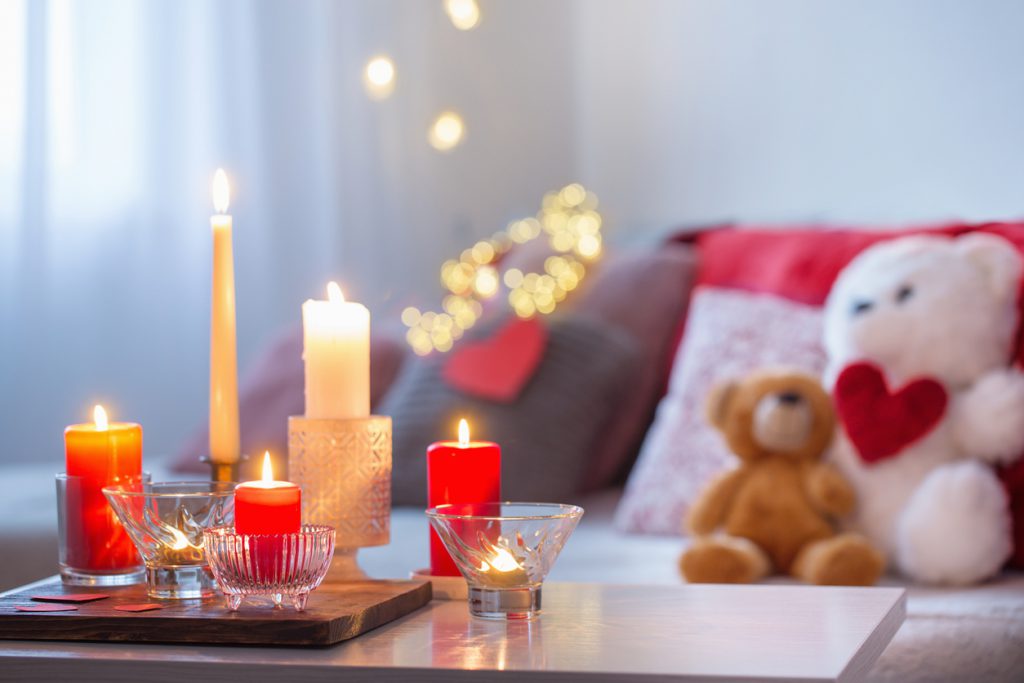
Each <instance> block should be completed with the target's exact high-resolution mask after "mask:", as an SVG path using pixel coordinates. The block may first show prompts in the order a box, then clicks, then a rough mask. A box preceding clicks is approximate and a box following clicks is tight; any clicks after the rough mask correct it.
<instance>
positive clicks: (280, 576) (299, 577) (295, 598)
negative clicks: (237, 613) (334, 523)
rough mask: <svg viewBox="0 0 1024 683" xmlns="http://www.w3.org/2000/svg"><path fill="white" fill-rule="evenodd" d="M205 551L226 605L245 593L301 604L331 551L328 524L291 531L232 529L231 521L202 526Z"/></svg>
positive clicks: (325, 567)
mask: <svg viewBox="0 0 1024 683" xmlns="http://www.w3.org/2000/svg"><path fill="white" fill-rule="evenodd" d="M203 535H204V538H205V545H206V554H207V557H208V558H209V560H210V568H211V569H212V570H213V575H214V576H215V577H216V578H217V587H218V588H220V590H221V592H222V593H224V597H225V598H226V600H227V606H228V608H229V609H231V610H232V611H234V610H237V609H238V608H239V607H240V606H241V605H242V600H244V599H245V598H247V597H254V596H269V597H270V598H271V599H272V600H273V603H274V606H275V607H280V606H281V603H282V602H283V600H284V599H285V598H286V597H287V598H289V599H290V600H291V603H292V605H293V606H294V607H295V609H296V610H298V611H300V612H301V611H302V610H304V609H306V600H307V599H308V598H309V594H310V593H311V592H312V591H314V590H316V588H317V587H318V586H319V585H320V583H321V582H322V581H323V580H324V577H325V576H326V575H327V570H328V569H329V568H330V566H331V558H332V557H333V555H334V527H330V526H326V525H322V524H306V525H304V526H303V527H302V530H301V531H299V532H298V533H295V534H236V533H235V529H234V527H233V526H231V525H225V526H219V527H214V528H212V529H207V530H206V531H205V532H204V534H203Z"/></svg>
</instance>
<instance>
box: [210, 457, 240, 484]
mask: <svg viewBox="0 0 1024 683" xmlns="http://www.w3.org/2000/svg"><path fill="white" fill-rule="evenodd" d="M248 459H249V456H247V455H244V454H243V455H242V456H241V457H240V458H239V459H238V460H237V461H235V462H232V463H227V464H225V463H220V462H214V461H213V460H212V459H211V458H210V456H208V455H204V456H202V457H201V458H199V461H200V462H202V463H203V464H204V465H208V466H209V467H210V481H216V482H220V483H223V484H230V483H233V482H237V481H239V478H238V470H239V468H241V466H242V464H243V463H245V461H247V460H248Z"/></svg>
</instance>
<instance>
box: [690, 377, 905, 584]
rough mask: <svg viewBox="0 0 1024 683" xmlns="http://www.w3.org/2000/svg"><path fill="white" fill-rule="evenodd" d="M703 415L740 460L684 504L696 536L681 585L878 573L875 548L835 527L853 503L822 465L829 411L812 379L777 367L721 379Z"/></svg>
mask: <svg viewBox="0 0 1024 683" xmlns="http://www.w3.org/2000/svg"><path fill="white" fill-rule="evenodd" d="M708 418H709V419H710V421H711V423H712V424H713V425H714V426H715V427H716V428H717V429H718V430H719V431H721V432H722V435H723V436H724V437H725V440H726V443H728V445H729V448H730V449H731V450H732V451H733V453H735V454H736V455H737V456H738V457H739V458H740V465H739V467H737V468H735V469H732V470H729V471H727V472H724V473H723V474H721V475H720V476H718V477H717V478H716V479H714V480H713V481H712V482H711V483H710V484H709V485H708V486H707V488H706V489H705V490H704V491H703V493H702V494H701V495H700V496H699V497H698V498H697V500H696V501H695V502H694V504H693V506H692V507H691V508H690V512H689V516H688V519H687V526H688V528H689V531H690V533H691V534H692V535H693V537H694V539H693V543H692V545H691V546H690V547H689V548H688V549H687V550H686V552H685V553H683V556H682V557H681V558H680V561H679V565H680V569H681V570H682V573H683V576H684V577H686V580H687V581H690V582H693V583H747V582H751V581H756V580H758V579H760V578H762V577H764V576H767V575H768V574H770V573H773V572H774V573H784V574H791V575H792V576H795V577H797V578H799V579H802V580H804V581H807V582H809V583H816V584H826V585H851V586H866V585H871V584H873V583H874V582H875V581H876V580H877V579H878V577H879V575H880V574H881V573H882V571H883V569H884V567H885V558H884V557H883V556H882V554H881V553H880V552H879V551H878V550H876V549H875V548H874V547H873V546H872V545H871V544H870V543H868V541H867V540H866V539H865V538H863V537H862V536H859V535H857V534H852V533H841V534H837V533H836V530H835V526H834V520H835V519H836V518H839V517H842V516H844V515H846V514H848V513H850V512H851V511H852V510H853V507H854V503H855V500H854V493H853V489H852V488H851V487H850V486H849V484H847V483H846V480H844V479H843V478H842V477H841V476H840V475H839V473H838V472H837V471H836V470H834V469H833V468H832V467H830V466H829V465H827V464H825V463H824V462H822V455H823V453H824V451H825V449H826V448H827V447H828V445H829V443H830V442H831V440H832V435H833V432H834V431H835V414H834V412H833V409H832V401H831V399H830V397H829V395H828V394H827V393H826V392H825V391H824V389H823V388H822V387H821V384H820V383H819V381H818V380H817V379H815V378H814V377H811V376H808V375H805V374H803V373H800V372H795V371H789V370H774V371H763V372H759V373H756V374H752V375H750V376H748V377H746V378H745V379H743V380H740V381H735V382H727V383H725V384H722V385H720V386H717V387H716V388H715V389H714V390H713V391H712V393H711V396H710V397H709V400H708ZM719 531H720V533H715V532H719Z"/></svg>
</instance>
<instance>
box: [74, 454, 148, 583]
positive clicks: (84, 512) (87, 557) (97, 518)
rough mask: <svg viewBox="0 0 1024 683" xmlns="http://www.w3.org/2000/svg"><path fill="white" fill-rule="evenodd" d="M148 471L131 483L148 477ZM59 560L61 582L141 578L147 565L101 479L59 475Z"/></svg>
mask: <svg viewBox="0 0 1024 683" xmlns="http://www.w3.org/2000/svg"><path fill="white" fill-rule="evenodd" d="M148 482H149V475H148V474H143V475H142V478H141V479H140V480H138V481H132V482H128V481H126V482H124V483H125V484H129V485H132V486H139V485H140V484H141V483H148ZM56 483H57V564H58V566H59V568H60V576H61V579H62V580H63V582H64V583H65V584H68V585H74V586H125V585H128V584H133V583H141V582H142V581H144V580H145V577H146V575H145V566H144V565H143V563H142V558H141V557H140V556H139V553H138V551H137V550H136V548H135V545H134V544H133V543H132V540H131V538H129V536H128V533H127V532H126V531H125V528H124V526H123V525H122V524H121V522H120V520H119V519H118V518H117V515H116V514H115V513H114V511H113V510H111V509H110V506H109V505H108V504H107V500H106V498H104V496H103V487H102V485H101V483H100V482H97V481H94V480H92V479H89V478H86V477H76V476H71V475H68V474H64V473H61V474H58V475H57V480H56Z"/></svg>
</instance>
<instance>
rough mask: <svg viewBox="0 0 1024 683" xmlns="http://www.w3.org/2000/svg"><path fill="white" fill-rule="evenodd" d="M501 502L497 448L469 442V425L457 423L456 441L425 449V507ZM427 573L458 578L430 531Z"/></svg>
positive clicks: (433, 445)
mask: <svg viewBox="0 0 1024 683" xmlns="http://www.w3.org/2000/svg"><path fill="white" fill-rule="evenodd" d="M500 500H501V448H500V447H499V446H498V444H496V443H491V442H489V441H470V440H469V425H467V424H466V421H465V420H460V421H459V440H458V441H439V442H437V443H432V444H430V446H429V447H428V448H427V506H428V507H436V506H438V505H447V504H449V503H493V502H496V501H500ZM430 573H431V574H433V575H434V576H459V575H460V574H459V569H458V567H456V566H455V562H454V561H453V560H452V558H451V555H449V554H448V550H447V549H446V548H445V547H444V543H442V542H441V538H440V536H438V535H437V532H436V531H434V530H433V528H431V529H430Z"/></svg>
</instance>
